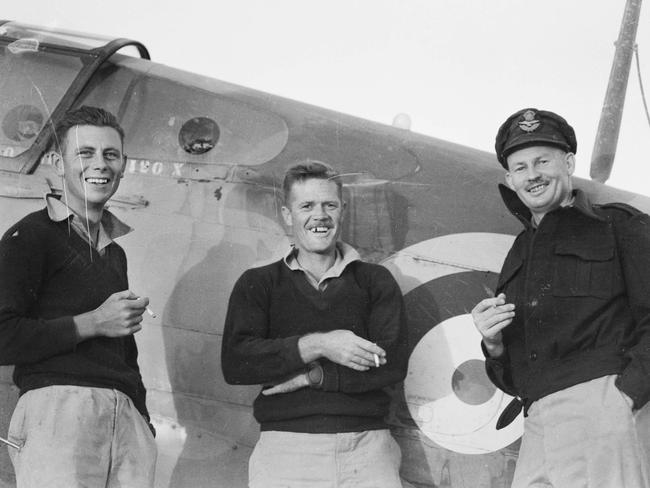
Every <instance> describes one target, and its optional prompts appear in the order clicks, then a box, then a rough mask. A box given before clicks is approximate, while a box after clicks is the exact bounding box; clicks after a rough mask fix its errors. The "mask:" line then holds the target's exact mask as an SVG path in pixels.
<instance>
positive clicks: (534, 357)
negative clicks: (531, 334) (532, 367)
mask: <svg viewBox="0 0 650 488" xmlns="http://www.w3.org/2000/svg"><path fill="white" fill-rule="evenodd" d="M536 359H537V353H536V352H531V353H530V360H531V361H535V360H536Z"/></svg>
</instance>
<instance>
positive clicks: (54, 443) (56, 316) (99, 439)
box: [0, 107, 156, 488]
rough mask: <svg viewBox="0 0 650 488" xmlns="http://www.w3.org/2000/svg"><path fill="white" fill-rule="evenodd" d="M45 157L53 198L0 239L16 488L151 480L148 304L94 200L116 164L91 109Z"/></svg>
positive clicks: (0, 302) (0, 311) (113, 177)
mask: <svg viewBox="0 0 650 488" xmlns="http://www.w3.org/2000/svg"><path fill="white" fill-rule="evenodd" d="M55 135H56V138H55V144H53V149H52V151H51V152H49V153H48V154H47V155H46V156H45V158H47V159H49V161H50V163H51V164H52V165H53V166H54V168H55V169H56V171H57V173H58V174H59V175H60V176H61V177H62V182H63V190H64V191H63V195H62V197H61V198H60V199H59V198H57V197H55V196H54V195H48V196H47V197H46V203H47V207H46V208H44V209H43V210H40V211H37V212H34V213H32V214H30V215H27V216H26V217H25V218H23V219H22V220H20V221H19V222H18V223H16V224H14V225H13V226H12V227H11V228H10V229H9V230H8V231H7V232H6V233H5V235H4V237H3V238H2V240H1V241H0V363H1V364H5V365H12V364H13V365H15V369H14V382H15V383H16V385H17V386H18V388H19V389H20V398H19V400H18V404H17V406H16V410H15V411H14V414H13V416H12V419H11V425H10V427H9V438H10V440H11V441H12V442H13V443H14V444H16V445H18V446H20V449H15V448H13V447H9V454H10V457H11V460H12V463H13V465H14V469H15V472H16V480H17V485H18V488H24V487H28V488H31V487H34V488H36V487H44V486H47V487H54V488H56V487H61V488H71V487H72V488H74V487H102V488H104V487H118V486H120V487H137V488H141V487H151V486H153V473H154V469H155V460H156V447H155V441H154V439H153V434H152V432H153V430H150V428H151V427H150V424H149V415H148V412H147V407H146V405H145V389H144V386H143V384H142V378H141V376H140V371H139V368H138V363H137V355H138V351H137V347H136V344H135V341H134V338H133V334H134V333H136V332H137V331H138V330H140V329H141V327H142V326H141V321H142V314H143V312H144V311H145V309H146V307H147V305H148V302H149V300H148V299H147V298H144V297H143V298H139V297H137V296H136V295H135V294H133V293H132V292H131V291H129V290H128V283H127V273H126V256H125V254H124V251H123V250H122V248H121V247H120V246H119V245H118V244H116V243H115V242H114V240H113V239H115V238H117V237H120V236H122V235H124V234H126V233H127V232H129V231H130V228H129V227H127V226H126V225H125V224H123V223H122V222H120V221H119V220H118V219H117V218H116V217H115V216H114V215H112V214H111V213H110V212H109V211H107V210H105V209H104V205H105V204H106V202H107V201H108V200H109V198H110V197H111V196H112V195H113V194H114V193H115V191H116V190H117V188H118V185H119V182H120V178H121V177H122V175H123V171H124V165H125V162H126V159H125V156H124V155H123V139H124V132H123V130H122V128H121V127H120V126H119V125H118V123H117V120H116V119H115V117H114V116H113V115H112V114H110V113H108V112H106V111H104V110H102V109H98V108H93V107H81V108H79V109H77V110H74V111H71V112H68V113H67V114H66V115H65V116H64V118H63V120H62V121H61V122H60V123H59V124H58V126H57V128H56V131H55Z"/></svg>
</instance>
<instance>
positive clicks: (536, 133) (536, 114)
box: [494, 108, 578, 169]
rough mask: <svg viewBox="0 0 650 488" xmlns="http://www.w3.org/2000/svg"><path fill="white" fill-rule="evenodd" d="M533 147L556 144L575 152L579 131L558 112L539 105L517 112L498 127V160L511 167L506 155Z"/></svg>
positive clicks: (554, 145) (567, 150)
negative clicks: (546, 109)
mask: <svg viewBox="0 0 650 488" xmlns="http://www.w3.org/2000/svg"><path fill="white" fill-rule="evenodd" d="M530 146H553V147H558V148H560V149H563V150H564V151H566V152H572V153H575V152H576V150H577V148H578V142H577V141H576V134H575V132H574V131H573V127H571V126H570V125H569V124H568V123H567V121H566V120H564V119H563V118H562V117H560V116H559V115H558V114H556V113H553V112H548V111H545V110H537V109H536V108H525V109H523V110H519V111H518V112H515V113H514V114H512V115H511V116H510V117H508V118H507V119H506V121H505V122H504V123H503V124H502V125H501V127H500V128H499V132H497V137H496V141H495V143H494V148H495V150H496V153H497V159H498V160H499V162H500V163H501V166H503V167H504V168H505V169H508V163H507V161H506V158H507V157H508V156H509V155H510V154H512V153H513V152H515V151H516V150H518V149H523V148H525V147H530Z"/></svg>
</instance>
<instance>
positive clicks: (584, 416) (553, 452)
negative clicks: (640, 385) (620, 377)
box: [512, 376, 650, 488]
mask: <svg viewBox="0 0 650 488" xmlns="http://www.w3.org/2000/svg"><path fill="white" fill-rule="evenodd" d="M615 380H616V376H604V377H602V378H597V379H595V380H592V381H588V382H585V383H581V384H578V385H575V386H572V387H570V388H566V389H564V390H561V391H558V392H556V393H552V394H551V395H548V396H545V397H544V398H542V399H540V400H538V401H536V402H534V403H533V404H532V405H531V407H530V409H529V411H528V417H527V418H526V420H525V422H524V435H523V438H522V443H521V449H520V451H519V459H518V460H517V467H516V469H515V475H514V480H513V483H512V488H524V487H531V488H532V487H535V488H541V487H554V488H581V487H584V488H587V487H588V488H648V487H650V483H649V481H648V473H649V466H650V459H649V457H648V456H649V454H650V453H649V451H648V442H650V438H649V436H650V408H649V407H648V406H646V407H644V408H642V409H641V410H639V411H637V412H634V413H633V412H632V411H631V409H630V407H629V406H628V404H627V402H626V401H625V399H624V398H623V396H622V395H621V392H620V391H619V390H618V388H617V387H616V385H615V384H614V381H615Z"/></svg>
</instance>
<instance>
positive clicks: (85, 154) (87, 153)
mask: <svg viewBox="0 0 650 488" xmlns="http://www.w3.org/2000/svg"><path fill="white" fill-rule="evenodd" d="M79 156H81V157H82V158H92V157H93V151H92V150H90V149H81V150H80V151H79Z"/></svg>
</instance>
